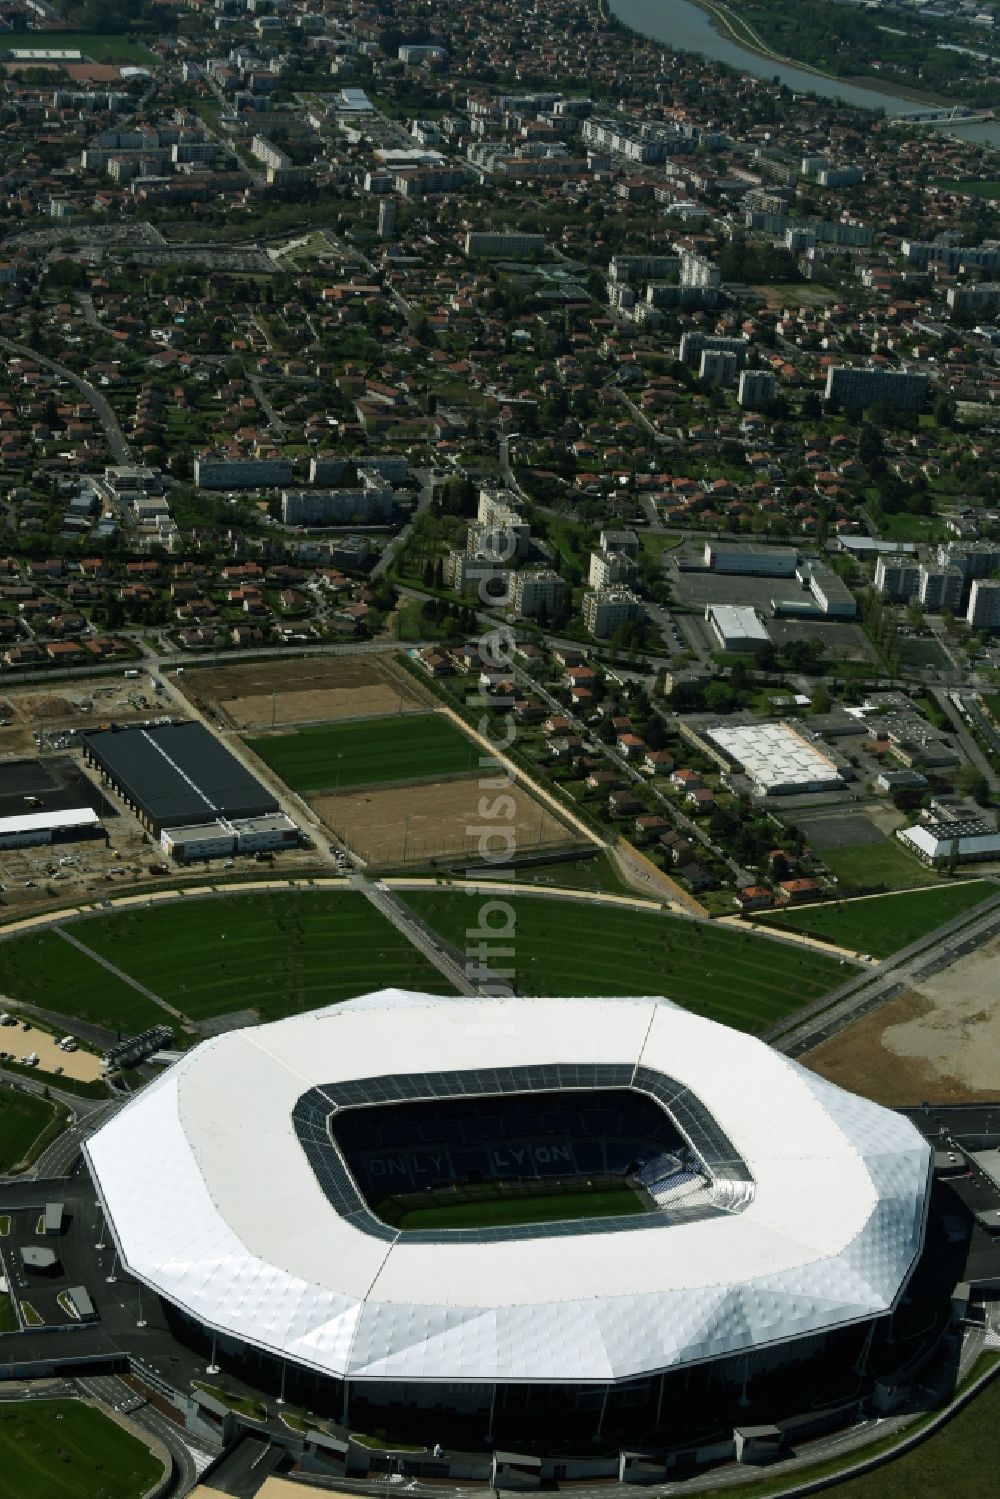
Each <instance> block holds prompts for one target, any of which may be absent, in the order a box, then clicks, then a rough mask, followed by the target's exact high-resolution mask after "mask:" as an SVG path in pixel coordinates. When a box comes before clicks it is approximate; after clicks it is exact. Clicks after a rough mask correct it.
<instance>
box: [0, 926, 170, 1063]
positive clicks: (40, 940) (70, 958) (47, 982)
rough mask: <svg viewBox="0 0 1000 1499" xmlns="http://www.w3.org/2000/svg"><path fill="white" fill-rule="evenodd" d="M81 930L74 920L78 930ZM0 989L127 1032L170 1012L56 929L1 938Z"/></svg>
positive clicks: (134, 1031)
mask: <svg viewBox="0 0 1000 1499" xmlns="http://www.w3.org/2000/svg"><path fill="white" fill-rule="evenodd" d="M82 930H83V928H82V926H81V925H80V924H79V923H75V922H74V923H73V926H72V932H73V935H74V936H78V935H79V934H80V933H81V932H82ZM150 987H151V988H152V987H153V986H152V985H150ZM0 993H3V994H8V995H10V997H11V998H12V999H22V1000H25V1001H26V1002H27V1003H29V1004H35V1005H41V1006H42V1007H44V1008H45V1009H49V1010H57V1011H58V1012H59V1014H60V1015H67V1016H71V1017H75V1018H76V1019H78V1020H86V1021H89V1022H91V1024H93V1025H106V1026H108V1027H110V1028H111V1029H112V1030H115V1029H121V1030H122V1031H124V1032H126V1033H127V1034H129V1035H135V1034H137V1033H138V1032H139V1031H142V1030H147V1029H148V1028H149V1027H150V1026H151V1025H161V1024H162V1023H163V1022H164V1020H166V1019H167V1018H168V1017H167V1016H165V1015H164V1013H163V1011H162V1010H161V1009H160V1008H159V1007H158V1006H157V1005H154V1004H153V1003H152V1001H150V1000H148V999H147V998H146V997H145V995H144V994H140V993H139V991H138V990H137V989H132V988H130V986H129V985H128V984H125V983H123V982H122V980H121V979H119V978H116V977H115V976H114V974H113V973H109V972H108V971H107V969H106V968H102V967H101V966H100V964H99V963H92V962H91V961H90V960H89V959H88V958H86V957H85V956H84V955H83V953H81V952H79V951H78V950H77V949H76V948H75V947H73V946H72V945H71V944H70V943H69V942H64V941H63V939H62V938H61V937H59V936H57V935H56V933H55V932H39V933H32V934H31V935H26V936H23V937H11V938H10V939H9V940H8V941H6V942H0ZM0 1034H2V1032H0ZM10 1034H11V1035H14V1032H13V1031H11V1032H10Z"/></svg>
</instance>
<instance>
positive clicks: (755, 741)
mask: <svg viewBox="0 0 1000 1499" xmlns="http://www.w3.org/2000/svg"><path fill="white" fill-rule="evenodd" d="M705 732H706V735H707V737H708V738H709V739H711V740H712V741H713V742H714V743H715V744H717V745H718V746H719V748H720V749H721V750H722V751H723V753H724V754H725V755H726V757H727V759H729V760H731V761H732V763H733V764H734V765H738V766H740V768H741V769H742V770H743V772H744V774H745V775H747V776H748V777H749V778H750V780H751V781H752V782H753V787H754V791H755V792H756V793H757V795H758V796H793V795H795V794H796V793H800V792H805V791H835V790H838V789H839V788H840V787H841V786H843V784H844V778H843V776H842V775H841V773H840V771H839V770H838V768H837V765H836V762H835V760H834V759H833V756H832V755H831V754H829V753H826V752H824V751H823V750H822V749H821V748H820V747H819V746H818V745H817V743H816V742H815V740H809V739H807V738H806V737H805V735H804V734H802V733H801V732H800V730H798V729H796V728H794V727H793V726H792V725H791V724H789V723H784V722H782V723H761V724H718V725H716V726H715V727H714V728H710V729H706V731H705Z"/></svg>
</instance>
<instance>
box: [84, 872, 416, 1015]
mask: <svg viewBox="0 0 1000 1499" xmlns="http://www.w3.org/2000/svg"><path fill="white" fill-rule="evenodd" d="M73 933H74V936H76V937H77V939H78V940H79V941H81V942H84V943H85V944H86V945H87V946H88V947H89V948H92V949H93V951H94V952H98V953H100V954H101V956H102V957H105V958H107V959H108V960H109V961H110V962H112V963H114V964H115V965H116V966H117V967H119V968H121V969H122V970H123V971H124V972H126V973H128V974H129V975H130V976H131V977H132V978H135V979H138V980H139V981H140V983H143V984H146V985H147V986H148V987H149V988H150V989H152V990H153V991H154V993H156V994H159V995H160V996H161V997H162V998H163V999H165V1000H167V1001H168V1002H169V1003H170V1004H173V1005H176V1007H177V1008H178V1009H179V1010H182V1011H183V1013H184V1014H185V1015H188V1016H190V1018H191V1019H192V1020H199V1019H204V1018H205V1017H207V1016H211V1015H221V1014H226V1013H228V1012H229V1011H232V1010H243V1009H255V1010H256V1011H257V1012H258V1013H259V1015H260V1018H261V1019H262V1020H277V1019H279V1018H280V1017H281V1016H282V1015H292V1014H297V1013H300V1012H301V1011H304V1010H313V1009H318V1008H319V1007H320V1006H322V1005H328V1004H334V1003H335V1002H336V1001H337V1000H341V999H349V998H351V997H352V996H353V995H355V994H365V993H367V992H368V991H370V990H372V989H379V988H390V987H393V986H397V987H399V988H403V989H406V988H411V989H421V990H430V991H431V992H433V993H438V994H439V993H441V992H442V989H444V988H445V987H446V986H445V983H444V980H443V979H442V977H441V975H440V974H439V973H438V971H437V969H436V968H433V967H432V966H431V965H430V963H428V962H427V960H426V959H425V958H424V957H423V956H422V954H421V953H419V952H417V951H416V949H415V948H413V947H412V946H411V945H410V943H409V942H407V941H406V939H405V938H404V937H402V936H401V935H400V934H399V933H398V932H397V931H396V930H395V928H394V927H392V926H390V925H389V923H388V922H387V921H386V920H385V919H384V918H383V917H382V916H380V915H379V913H378V912H377V911H376V910H375V909H374V907H372V906H371V905H370V904H369V902H368V901H366V900H365V898H364V897H363V896H362V895H358V894H356V893H355V892H353V891H312V890H299V891H295V892H289V893H288V894H284V893H277V894H250V893H247V894H243V895H228V896H220V897H218V898H217V899H213V898H211V897H208V898H205V899H196V900H192V901H190V902H184V903H179V902H178V903H171V904H169V905H161V906H151V907H147V908H145V909H142V910H135V911H127V912H115V913H114V914H112V915H108V916H98V917H95V918H94V919H93V920H91V921H85V922H78V923H77V924H76V925H75V926H74V928H73ZM158 1017H159V1018H160V1019H161V1020H163V1019H166V1018H167V1017H165V1016H164V1015H163V1014H162V1012H158Z"/></svg>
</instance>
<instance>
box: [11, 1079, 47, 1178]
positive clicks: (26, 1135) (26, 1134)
mask: <svg viewBox="0 0 1000 1499" xmlns="http://www.w3.org/2000/svg"><path fill="white" fill-rule="evenodd" d="M55 1112H56V1111H55V1106H54V1105H53V1104H51V1103H49V1102H48V1100H47V1099H45V1098H38V1097H37V1096H36V1095H35V1094H34V1093H15V1092H14V1090H13V1089H12V1088H6V1087H0V1172H3V1171H9V1170H10V1169H11V1167H12V1166H17V1165H19V1164H20V1162H21V1161H23V1160H24V1159H25V1157H26V1156H27V1154H28V1151H29V1150H30V1149H31V1147H32V1145H33V1144H34V1143H35V1141H36V1140H37V1139H38V1136H39V1135H40V1134H41V1133H42V1131H43V1130H45V1129H47V1128H48V1126H49V1125H50V1124H51V1123H52V1121H53V1119H54V1118H55Z"/></svg>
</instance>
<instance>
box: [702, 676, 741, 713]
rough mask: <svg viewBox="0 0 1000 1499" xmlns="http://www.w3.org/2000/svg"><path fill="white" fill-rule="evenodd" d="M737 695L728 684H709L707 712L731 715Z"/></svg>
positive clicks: (706, 697)
mask: <svg viewBox="0 0 1000 1499" xmlns="http://www.w3.org/2000/svg"><path fill="white" fill-rule="evenodd" d="M735 706H736V694H735V693H734V692H733V689H732V688H731V687H730V685H729V683H728V682H719V681H715V682H709V684H708V686H707V687H706V688H705V710H706V712H708V713H731V712H732V710H733V708H734V707H735Z"/></svg>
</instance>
